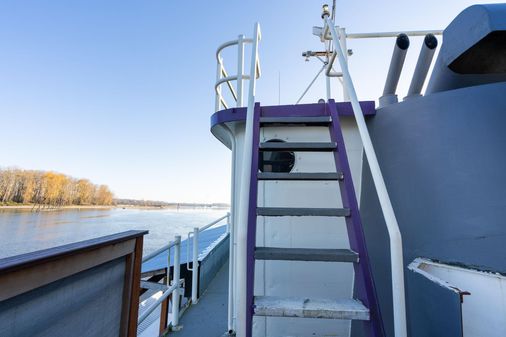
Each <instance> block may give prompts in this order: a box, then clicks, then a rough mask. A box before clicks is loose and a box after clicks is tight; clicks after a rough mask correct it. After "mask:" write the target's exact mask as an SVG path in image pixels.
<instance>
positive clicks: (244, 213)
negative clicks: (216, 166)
mask: <svg viewBox="0 0 506 337" xmlns="http://www.w3.org/2000/svg"><path fill="white" fill-rule="evenodd" d="M259 40H260V25H259V24H258V23H256V24H255V32H254V35H253V46H252V48H251V49H252V51H251V66H250V81H249V88H248V90H249V93H248V109H247V112H246V130H245V135H244V144H243V151H242V160H241V165H242V167H241V180H240V183H241V187H240V190H239V191H240V192H239V193H240V194H241V195H240V198H239V209H238V212H239V214H238V221H237V228H236V229H237V256H236V261H237V262H236V264H237V289H236V294H237V302H236V305H237V337H245V336H246V334H247V331H246V330H247V328H246V319H247V318H246V317H247V312H248V308H247V295H246V291H247V283H246V275H247V243H248V215H249V214H248V211H249V188H250V180H251V161H252V150H253V124H254V120H253V117H254V109H255V85H256V81H255V78H256V76H255V75H256V62H257V56H258V41H259ZM250 333H251V332H250Z"/></svg>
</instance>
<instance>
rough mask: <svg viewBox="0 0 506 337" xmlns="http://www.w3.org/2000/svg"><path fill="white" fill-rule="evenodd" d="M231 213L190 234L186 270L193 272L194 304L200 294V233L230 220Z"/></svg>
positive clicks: (187, 244) (192, 298)
mask: <svg viewBox="0 0 506 337" xmlns="http://www.w3.org/2000/svg"><path fill="white" fill-rule="evenodd" d="M229 218H230V213H227V214H226V215H224V216H222V217H221V218H219V219H216V220H214V221H213V222H211V223H209V224H207V225H205V226H204V227H201V228H198V227H195V228H194V229H193V231H191V232H188V241H187V243H186V252H187V253H186V256H187V260H186V269H187V270H190V271H191V272H192V297H191V301H192V304H197V303H198V301H199V299H198V292H199V233H200V232H203V231H205V230H206V229H209V228H211V227H212V226H214V225H216V224H217V223H219V222H221V221H222V220H224V219H229ZM191 238H193V240H192V242H193V244H192V248H193V250H192V254H191V257H192V259H191V261H192V266H191V267H190V239H191Z"/></svg>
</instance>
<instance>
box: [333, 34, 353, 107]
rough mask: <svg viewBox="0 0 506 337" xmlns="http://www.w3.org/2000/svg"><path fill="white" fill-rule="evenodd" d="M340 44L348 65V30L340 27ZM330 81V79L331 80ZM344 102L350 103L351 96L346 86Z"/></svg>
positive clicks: (344, 88)
mask: <svg viewBox="0 0 506 337" xmlns="http://www.w3.org/2000/svg"><path fill="white" fill-rule="evenodd" d="M339 44H340V46H341V49H342V50H344V61H345V62H346V64H348V45H347V43H346V29H345V28H343V27H339ZM329 80H330V78H329ZM343 101H344V102H349V101H350V95H348V91H346V86H344V85H343Z"/></svg>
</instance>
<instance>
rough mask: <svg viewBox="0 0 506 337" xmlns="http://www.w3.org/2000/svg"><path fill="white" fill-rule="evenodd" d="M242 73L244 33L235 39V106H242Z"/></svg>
mask: <svg viewBox="0 0 506 337" xmlns="http://www.w3.org/2000/svg"><path fill="white" fill-rule="evenodd" d="M243 74H244V35H239V38H238V39H237V107H241V106H242V96H243V95H242V91H243V85H244V83H243V76H242V75H243Z"/></svg>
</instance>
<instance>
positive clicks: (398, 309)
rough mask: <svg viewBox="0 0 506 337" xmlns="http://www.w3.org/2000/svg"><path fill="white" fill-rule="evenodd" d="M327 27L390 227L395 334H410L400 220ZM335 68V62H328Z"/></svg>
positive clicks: (327, 23)
mask: <svg viewBox="0 0 506 337" xmlns="http://www.w3.org/2000/svg"><path fill="white" fill-rule="evenodd" d="M324 20H325V27H324V29H323V34H324V35H323V36H325V34H326V32H327V31H328V29H329V30H330V33H331V36H332V40H333V41H334V46H335V50H336V53H337V59H338V60H339V64H340V66H341V71H342V74H343V82H344V84H345V86H346V89H347V92H348V95H349V97H350V101H351V105H352V108H353V113H354V115H355V120H356V123H357V127H358V131H359V133H360V138H361V139H362V145H363V147H364V152H365V154H366V156H367V161H368V163H369V169H370V171H371V175H372V178H373V182H374V186H375V187H376V192H377V194H378V199H379V202H380V205H381V210H382V211H383V216H384V218H385V223H386V226H387V229H388V235H389V237H390V259H391V266H392V297H393V314H394V332H395V337H407V327H406V300H405V292H404V264H403V252H402V238H401V232H400V230H399V225H398V223H397V219H396V218H395V213H394V210H393V206H392V203H391V201H390V197H389V196H388V191H387V188H386V185H385V181H384V180H383V175H382V173H381V169H380V166H379V163H378V158H377V157H376V153H375V151H374V147H373V145H372V141H371V137H370V136H369V131H368V129H367V125H366V124H365V119H364V114H363V112H362V108H361V107H360V103H359V101H358V97H357V93H356V92H355V88H354V86H353V81H352V79H351V75H350V71H349V69H348V64H347V62H346V59H345V54H344V53H345V51H344V50H343V49H342V48H341V46H342V45H341V44H340V43H339V40H340V39H339V34H338V33H337V31H336V28H335V26H334V22H333V21H332V20H331V19H330V18H329V16H328V15H327V16H325V18H324ZM329 67H332V64H330V65H329Z"/></svg>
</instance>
